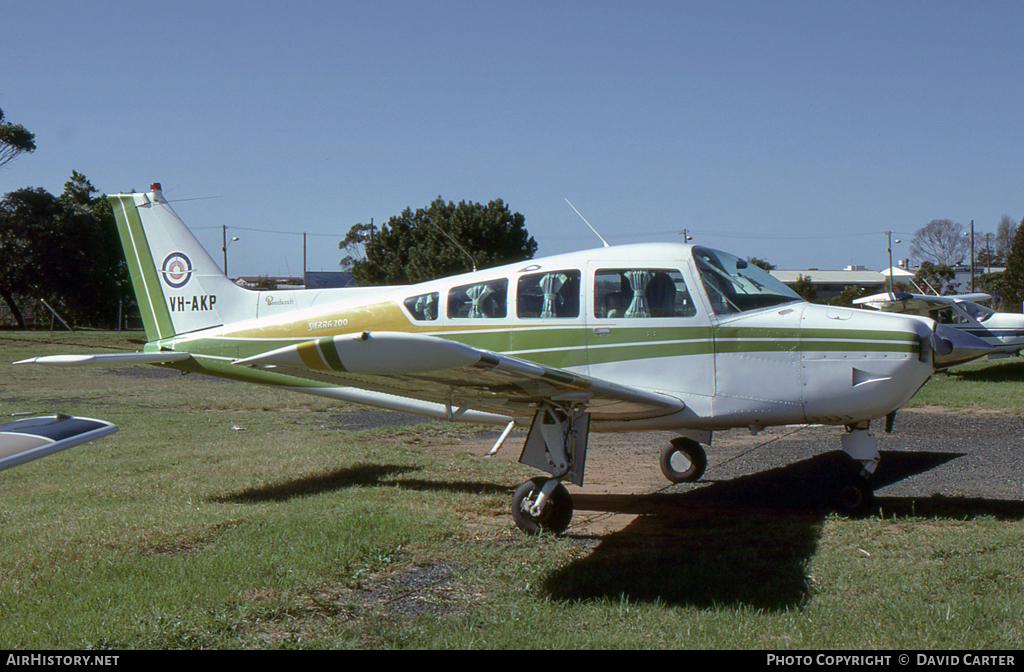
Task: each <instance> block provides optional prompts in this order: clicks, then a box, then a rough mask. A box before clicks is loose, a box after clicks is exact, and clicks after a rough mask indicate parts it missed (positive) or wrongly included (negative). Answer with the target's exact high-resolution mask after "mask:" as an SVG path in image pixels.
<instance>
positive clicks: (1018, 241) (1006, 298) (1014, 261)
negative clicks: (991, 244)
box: [1001, 219, 1024, 313]
mask: <svg viewBox="0 0 1024 672" xmlns="http://www.w3.org/2000/svg"><path fill="white" fill-rule="evenodd" d="M1001 289H1002V299H1003V310H1005V311H1007V312H1011V313H1019V312H1022V307H1021V302H1022V301H1024V219H1022V220H1021V224H1020V225H1019V226H1018V227H1017V230H1016V231H1015V232H1014V234H1013V240H1012V242H1011V243H1010V253H1009V255H1007V258H1006V270H1005V271H1003V282H1002V287H1001Z"/></svg>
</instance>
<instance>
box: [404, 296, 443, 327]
mask: <svg viewBox="0 0 1024 672" xmlns="http://www.w3.org/2000/svg"><path fill="white" fill-rule="evenodd" d="M440 297H441V295H440V294H438V293H437V292H431V293H430V294H420V295H419V296H410V297H409V298H408V299H406V300H405V302H404V303H405V309H406V310H408V311H409V313H410V314H411V315H412V319H414V320H418V321H420V322H423V321H430V320H436V319H437V303H438V299H439V298H440Z"/></svg>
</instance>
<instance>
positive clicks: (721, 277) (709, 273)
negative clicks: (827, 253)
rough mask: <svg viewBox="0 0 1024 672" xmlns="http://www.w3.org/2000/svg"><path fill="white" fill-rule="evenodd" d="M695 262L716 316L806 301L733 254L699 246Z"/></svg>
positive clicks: (694, 252) (695, 249)
mask: <svg viewBox="0 0 1024 672" xmlns="http://www.w3.org/2000/svg"><path fill="white" fill-rule="evenodd" d="M693 261H694V262H695V263H696V265H697V271H698V272H699V273H700V279H701V282H703V283H704V290H705V291H706V292H707V294H708V300H709V301H710V302H711V309H712V310H713V311H715V314H716V315H727V314H729V313H739V312H743V311H745V310H757V309H761V308H769V307H771V306H777V305H780V304H783V303H791V302H793V301H802V299H801V298H800V295H799V294H797V293H796V292H794V291H793V290H792V289H790V288H789V287H787V286H786V285H784V284H782V282H780V281H779V280H776V279H775V278H774V277H772V276H771V275H770V274H769V273H768V272H767V271H763V270H761V269H760V268H758V267H757V266H755V265H754V264H751V263H749V262H747V261H746V260H744V259H740V258H738V257H734V256H733V255H731V254H726V253H725V252H719V251H717V250H709V249H708V248H706V247H695V248H693Z"/></svg>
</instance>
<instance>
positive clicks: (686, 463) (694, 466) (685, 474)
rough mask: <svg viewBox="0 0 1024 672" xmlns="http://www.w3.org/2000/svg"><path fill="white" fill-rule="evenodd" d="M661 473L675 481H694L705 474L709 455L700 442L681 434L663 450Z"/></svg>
mask: <svg viewBox="0 0 1024 672" xmlns="http://www.w3.org/2000/svg"><path fill="white" fill-rule="evenodd" d="M660 462H661V473H663V474H665V478H667V479H668V480H670V481H672V482H673V483H692V482H694V481H696V480H697V479H698V478H700V477H701V476H703V475H704V470H705V469H706V468H707V466H708V457H707V454H706V453H705V452H704V449H703V448H701V446H700V444H699V443H697V442H696V441H694V440H693V439H688V438H686V437H685V436H681V437H679V438H677V439H672V441H670V442H669V444H668V445H667V446H665V448H664V449H662V451H661V460H660Z"/></svg>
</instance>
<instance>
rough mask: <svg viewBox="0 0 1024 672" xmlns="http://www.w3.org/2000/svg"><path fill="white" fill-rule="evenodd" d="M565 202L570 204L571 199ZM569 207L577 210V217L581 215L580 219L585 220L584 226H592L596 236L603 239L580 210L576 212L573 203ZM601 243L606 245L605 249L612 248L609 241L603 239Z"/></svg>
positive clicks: (591, 228)
mask: <svg viewBox="0 0 1024 672" xmlns="http://www.w3.org/2000/svg"><path fill="white" fill-rule="evenodd" d="M565 202H566V203H569V199H568V198H567V199H565ZM569 207H570V208H572V209H573V210H575V211H576V214H577V215H580V219H582V220H583V223H584V224H586V225H587V226H590V230H591V231H593V232H594V235H595V236H597V237H598V238H601V234H600V233H598V232H597V229H595V228H594V227H593V226H591V225H590V222H588V221H587V218H586V217H584V216H583V215H581V214H580V211H579V210H576V206H575V205H573V204H572V203H569ZM601 242H602V243H604V246H605V247H611V245H609V244H608V241H607V240H605V239H604V238H601Z"/></svg>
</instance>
